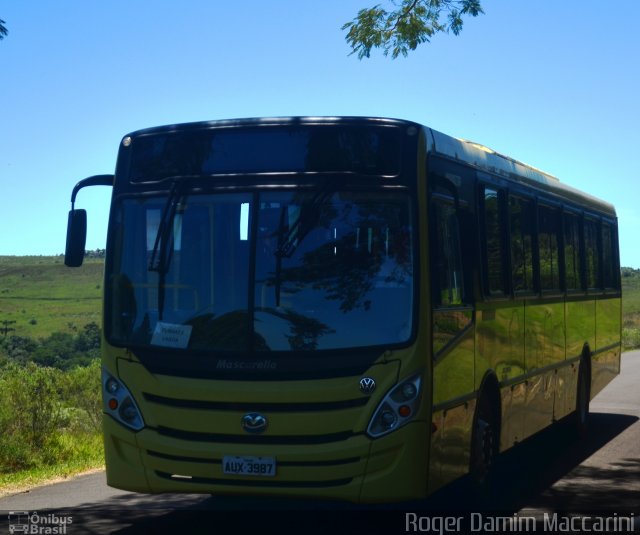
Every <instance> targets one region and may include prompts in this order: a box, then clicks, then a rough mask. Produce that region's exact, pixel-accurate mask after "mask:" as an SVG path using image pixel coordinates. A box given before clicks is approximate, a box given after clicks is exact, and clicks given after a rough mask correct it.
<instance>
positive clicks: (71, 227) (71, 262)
mask: <svg viewBox="0 0 640 535" xmlns="http://www.w3.org/2000/svg"><path fill="white" fill-rule="evenodd" d="M86 241H87V211H86V210H75V209H74V210H71V211H70V212H69V220H68V222H67V247H66V249H65V252H64V263H65V265H66V266H69V267H79V266H81V265H82V261H83V260H84V247H85V243H86Z"/></svg>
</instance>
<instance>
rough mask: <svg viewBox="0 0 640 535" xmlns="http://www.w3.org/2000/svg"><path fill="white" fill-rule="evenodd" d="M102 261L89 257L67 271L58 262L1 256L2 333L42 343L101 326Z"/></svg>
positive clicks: (39, 258)
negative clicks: (48, 338)
mask: <svg viewBox="0 0 640 535" xmlns="http://www.w3.org/2000/svg"><path fill="white" fill-rule="evenodd" d="M103 272H104V261H103V260H101V259H93V258H89V259H86V260H85V263H84V265H83V266H82V267H80V268H68V267H66V266H65V265H64V260H63V258H62V257H58V256H55V257H50V256H26V257H11V256H0V329H2V327H4V323H3V322H5V321H7V322H11V323H8V324H7V327H9V328H12V329H15V330H14V331H10V332H9V335H16V336H28V337H30V338H43V337H46V336H49V335H50V334H51V333H53V332H74V331H77V330H80V329H81V328H82V327H83V326H84V325H86V324H87V323H91V322H94V323H97V324H98V325H100V324H101V317H102V282H103V281H102V278H103Z"/></svg>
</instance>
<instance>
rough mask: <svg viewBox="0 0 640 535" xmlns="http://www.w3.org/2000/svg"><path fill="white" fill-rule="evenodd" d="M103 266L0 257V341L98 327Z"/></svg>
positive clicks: (631, 325) (631, 319)
mask: <svg viewBox="0 0 640 535" xmlns="http://www.w3.org/2000/svg"><path fill="white" fill-rule="evenodd" d="M103 270H104V261H103V260H102V259H99V258H87V259H85V262H84V265H83V266H82V267H80V268H68V267H66V266H65V265H64V261H63V258H62V257H61V256H53V257H51V256H23V257H12V256H0V336H3V332H2V328H3V327H4V324H3V322H4V321H10V322H15V323H9V324H8V325H7V327H9V328H12V329H15V331H11V332H10V333H9V335H17V336H28V337H30V338H36V339H37V338H43V337H46V336H49V335H51V333H53V332H68V333H75V332H78V331H81V330H82V327H84V325H86V324H88V323H92V322H93V323H97V324H98V325H101V319H102V318H101V316H102V284H103V281H102V278H103ZM622 295H623V297H622V309H623V310H622V313H623V326H624V333H623V336H624V341H625V348H627V349H629V348H633V347H640V270H637V269H631V268H622Z"/></svg>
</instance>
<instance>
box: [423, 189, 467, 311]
mask: <svg viewBox="0 0 640 535" xmlns="http://www.w3.org/2000/svg"><path fill="white" fill-rule="evenodd" d="M431 213H432V249H431V264H432V268H431V269H432V278H433V286H432V289H433V303H434V306H436V307H437V306H442V307H447V306H452V305H460V304H462V299H463V277H462V257H461V254H460V232H459V227H458V216H457V213H456V208H455V206H454V204H453V200H448V199H447V200H445V199H443V198H434V200H433V201H432V203H431Z"/></svg>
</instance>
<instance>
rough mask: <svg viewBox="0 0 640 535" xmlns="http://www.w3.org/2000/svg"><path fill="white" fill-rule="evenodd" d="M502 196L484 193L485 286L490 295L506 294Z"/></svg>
mask: <svg viewBox="0 0 640 535" xmlns="http://www.w3.org/2000/svg"><path fill="white" fill-rule="evenodd" d="M501 204H502V203H501V195H500V194H499V192H498V191H496V190H494V189H491V188H486V189H485V191H484V233H485V242H484V245H485V271H486V275H485V284H486V286H487V289H488V292H489V294H490V295H504V294H505V293H506V288H505V277H504V241H503V236H504V234H503V228H504V223H503V217H502V213H501V212H502V210H501V208H500V207H501Z"/></svg>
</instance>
